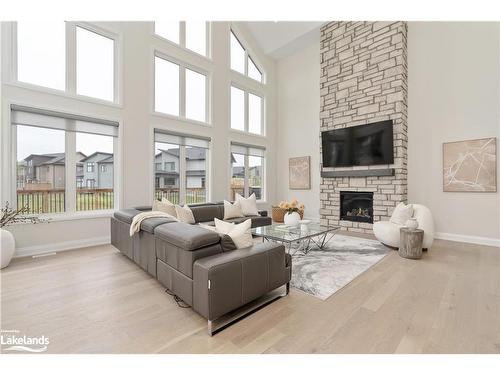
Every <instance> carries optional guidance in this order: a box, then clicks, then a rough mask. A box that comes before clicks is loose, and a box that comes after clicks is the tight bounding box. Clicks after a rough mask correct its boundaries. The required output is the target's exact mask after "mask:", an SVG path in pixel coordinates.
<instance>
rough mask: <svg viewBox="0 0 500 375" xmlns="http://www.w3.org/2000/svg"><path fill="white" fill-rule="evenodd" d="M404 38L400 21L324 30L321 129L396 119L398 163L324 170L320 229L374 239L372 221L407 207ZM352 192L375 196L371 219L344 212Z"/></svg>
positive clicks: (341, 24) (344, 24) (404, 28)
mask: <svg viewBox="0 0 500 375" xmlns="http://www.w3.org/2000/svg"><path fill="white" fill-rule="evenodd" d="M406 34H407V25H406V23H405V22H401V21H397V22H331V23H328V24H326V25H325V26H323V27H322V29H321V45H320V48H321V77H320V95H321V98H320V105H321V109H320V110H321V112H320V120H321V129H320V130H321V131H326V130H332V129H340V128H344V127H348V126H357V125H365V124H369V123H374V122H377V121H384V120H392V121H393V142H394V164H390V165H372V166H366V167H343V168H324V167H322V168H321V170H322V178H321V185H320V215H321V222H322V223H323V224H329V225H340V226H341V227H342V229H344V230H349V231H355V232H367V233H371V229H372V225H373V224H372V223H373V222H376V221H379V220H387V219H388V218H389V217H390V215H391V214H392V211H393V209H394V207H395V206H396V204H397V203H398V202H400V201H406V195H407V169H406V165H407V164H406V162H407V49H406ZM320 152H321V151H320ZM320 160H321V155H320ZM349 193H360V197H363V199H366V198H368V195H370V196H371V198H372V201H371V204H372V206H371V212H370V211H369V207H364V206H361V207H357V208H358V211H355V208H356V207H354V208H350V209H348V210H346V209H345V207H344V206H345V205H346V203H348V202H351V199H352V195H351V194H349ZM361 201H362V200H358V203H359V202H361ZM363 202H364V200H363ZM363 204H364V203H363ZM353 210H354V211H353ZM366 210H368V214H371V218H369V217H365V216H370V215H365V214H367V212H366ZM349 211H350V212H349ZM348 212H349V213H348Z"/></svg>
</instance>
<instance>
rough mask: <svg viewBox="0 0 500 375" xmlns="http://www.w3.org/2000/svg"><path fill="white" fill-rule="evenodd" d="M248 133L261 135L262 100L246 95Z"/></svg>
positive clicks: (255, 96)
mask: <svg viewBox="0 0 500 375" xmlns="http://www.w3.org/2000/svg"><path fill="white" fill-rule="evenodd" d="M248 131H249V132H250V133H255V134H262V98H261V97H260V96H257V95H254V94H250V93H249V94H248Z"/></svg>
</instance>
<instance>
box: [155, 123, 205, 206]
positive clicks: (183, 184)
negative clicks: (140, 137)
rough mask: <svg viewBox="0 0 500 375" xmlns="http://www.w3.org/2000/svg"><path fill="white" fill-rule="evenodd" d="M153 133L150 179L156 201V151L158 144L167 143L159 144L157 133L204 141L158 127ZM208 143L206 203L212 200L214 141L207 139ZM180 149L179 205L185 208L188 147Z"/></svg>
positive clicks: (180, 147) (183, 146) (180, 145)
mask: <svg viewBox="0 0 500 375" xmlns="http://www.w3.org/2000/svg"><path fill="white" fill-rule="evenodd" d="M151 133H152V137H151V139H152V153H151V161H152V162H151V163H150V165H152V168H151V169H150V170H151V171H152V177H151V178H150V181H152V197H153V200H154V199H156V169H155V165H156V162H155V156H156V155H155V154H156V153H155V151H156V143H164V144H165V142H157V141H156V137H155V133H163V134H172V135H176V136H179V137H181V138H194V139H196V138H198V139H203V138H205V137H203V138H201V137H200V136H199V135H198V136H197V135H191V134H187V133H183V134H179V133H177V132H175V131H171V130H169V129H162V128H161V127H158V126H153V127H152V128H151ZM206 140H207V142H208V148H206V149H205V150H206V159H205V190H206V193H205V199H206V202H210V201H211V199H212V195H211V194H212V178H211V177H212V143H213V139H212V138H210V137H208V138H207V139H206ZM177 146H178V147H179V203H178V204H179V205H181V206H183V205H185V204H187V203H186V189H187V183H186V176H187V173H186V172H187V170H186V147H190V146H186V145H182V144H178V145H177Z"/></svg>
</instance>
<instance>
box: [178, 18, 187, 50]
mask: <svg viewBox="0 0 500 375" xmlns="http://www.w3.org/2000/svg"><path fill="white" fill-rule="evenodd" d="M179 45H180V46H181V47H184V48H185V47H186V21H181V22H179Z"/></svg>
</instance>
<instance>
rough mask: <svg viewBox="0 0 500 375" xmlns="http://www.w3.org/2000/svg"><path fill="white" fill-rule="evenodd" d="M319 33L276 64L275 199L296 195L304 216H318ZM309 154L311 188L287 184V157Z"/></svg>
mask: <svg viewBox="0 0 500 375" xmlns="http://www.w3.org/2000/svg"><path fill="white" fill-rule="evenodd" d="M319 40H320V33H319V30H318V31H317V37H316V38H314V39H313V41H312V42H311V43H309V44H308V45H307V46H306V47H305V48H304V49H302V50H300V51H298V52H296V53H294V54H293V55H291V56H288V57H285V58H283V59H281V60H279V61H278V62H277V64H276V74H277V99H278V100H277V104H278V110H277V113H278V136H277V146H278V147H277V153H278V165H277V172H278V175H277V176H278V180H277V196H276V201H277V202H279V201H281V200H290V199H292V198H297V199H298V200H299V201H301V202H303V203H304V204H305V205H306V210H305V216H306V217H308V218H319V184H320V175H319V173H320V171H319V164H320V162H319V142H320V139H319V103H320V95H319V76H320V53H319ZM296 156H311V190H290V189H289V188H288V158H291V157H296Z"/></svg>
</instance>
